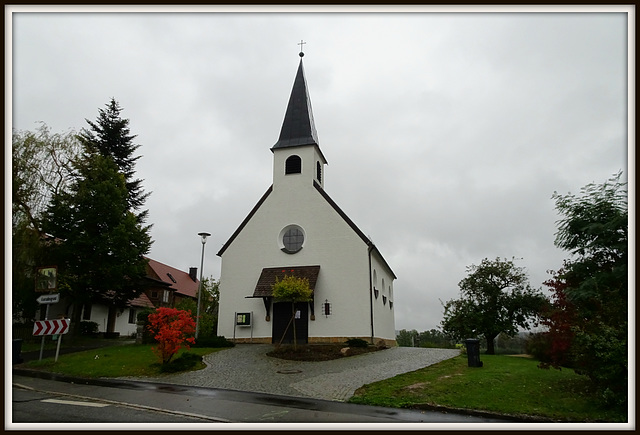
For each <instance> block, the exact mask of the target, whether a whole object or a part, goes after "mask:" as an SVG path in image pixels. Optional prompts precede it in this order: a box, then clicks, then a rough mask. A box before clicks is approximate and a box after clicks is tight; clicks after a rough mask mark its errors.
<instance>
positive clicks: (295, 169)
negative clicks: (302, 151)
mask: <svg viewBox="0 0 640 435" xmlns="http://www.w3.org/2000/svg"><path fill="white" fill-rule="evenodd" d="M300 173H302V159H301V158H300V157H299V156H296V155H293V156H291V157H289V158H288V159H287V160H286V162H285V163H284V174H285V175H289V174H300Z"/></svg>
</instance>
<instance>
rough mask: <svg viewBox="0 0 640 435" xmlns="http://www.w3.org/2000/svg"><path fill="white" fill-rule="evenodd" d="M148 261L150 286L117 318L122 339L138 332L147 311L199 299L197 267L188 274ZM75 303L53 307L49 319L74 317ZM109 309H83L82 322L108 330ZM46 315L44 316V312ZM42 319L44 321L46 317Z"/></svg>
mask: <svg viewBox="0 0 640 435" xmlns="http://www.w3.org/2000/svg"><path fill="white" fill-rule="evenodd" d="M145 258H147V260H148V263H147V273H146V279H147V282H148V286H147V287H146V288H145V290H144V291H143V292H142V293H141V294H140V295H139V296H138V297H137V298H135V299H132V300H131V301H129V306H128V307H127V308H125V309H124V310H122V311H121V312H120V313H118V315H117V319H116V326H115V332H117V333H119V334H120V336H130V335H134V334H135V333H136V330H137V327H136V320H137V314H138V313H139V312H141V311H143V310H145V309H152V310H153V309H156V308H159V307H175V306H176V304H178V303H180V301H182V300H184V299H192V300H194V301H196V300H197V295H198V286H199V285H200V281H199V280H198V279H197V278H196V276H197V270H198V269H197V268H196V267H191V268H189V271H187V272H185V271H182V270H180V269H176V268H175V267H172V266H169V265H168V264H164V263H161V262H159V261H156V260H153V259H151V258H148V257H145ZM72 309H73V304H72V303H70V302H69V301H67V303H65V301H61V302H60V303H57V304H52V305H50V308H49V319H54V318H57V317H60V316H62V317H67V318H69V317H71V310H72ZM108 313H109V309H108V307H107V306H106V305H101V304H92V305H85V306H84V307H83V308H82V315H81V319H82V321H87V322H95V323H97V324H98V330H99V332H105V331H106V330H107V317H108ZM42 316H44V313H42ZM42 316H41V318H44V317H42Z"/></svg>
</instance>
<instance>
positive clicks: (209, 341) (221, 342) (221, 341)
mask: <svg viewBox="0 0 640 435" xmlns="http://www.w3.org/2000/svg"><path fill="white" fill-rule="evenodd" d="M234 346H235V343H234V342H232V341H229V340H227V339H226V338H224V336H217V337H200V338H198V339H197V340H196V343H195V344H193V345H192V346H191V347H234Z"/></svg>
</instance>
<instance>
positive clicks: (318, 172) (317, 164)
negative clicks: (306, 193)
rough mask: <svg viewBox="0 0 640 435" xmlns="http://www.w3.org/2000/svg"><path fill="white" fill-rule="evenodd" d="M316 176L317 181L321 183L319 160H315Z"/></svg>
mask: <svg viewBox="0 0 640 435" xmlns="http://www.w3.org/2000/svg"><path fill="white" fill-rule="evenodd" d="M316 178H317V179H318V182H320V183H322V165H321V164H320V162H316Z"/></svg>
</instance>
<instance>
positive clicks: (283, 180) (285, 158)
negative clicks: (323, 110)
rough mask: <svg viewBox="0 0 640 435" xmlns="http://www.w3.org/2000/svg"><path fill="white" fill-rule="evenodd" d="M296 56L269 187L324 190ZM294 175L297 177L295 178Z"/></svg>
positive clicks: (321, 159)
mask: <svg viewBox="0 0 640 435" xmlns="http://www.w3.org/2000/svg"><path fill="white" fill-rule="evenodd" d="M302 56H304V53H302V52H301V53H300V65H298V72H297V74H296V78H295V80H294V81H293V89H292V90H291V96H290V97H289V105H288V106H287V111H286V113H285V115H284V122H283V123H282V130H281V131H280V139H279V140H278V142H276V144H275V145H274V146H273V147H271V152H272V153H273V186H274V189H280V188H281V187H283V186H289V187H292V186H301V185H302V186H308V187H309V186H312V185H313V184H314V183H317V184H318V185H319V186H320V187H322V188H324V174H323V172H324V165H326V164H327V159H325V157H324V155H323V154H322V151H321V150H320V145H318V134H317V133H316V127H315V125H314V123H313V113H312V111H311V100H310V99H309V92H308V91H307V81H306V79H305V77H304V69H303V67H302ZM298 175H301V177H299V176H298Z"/></svg>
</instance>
